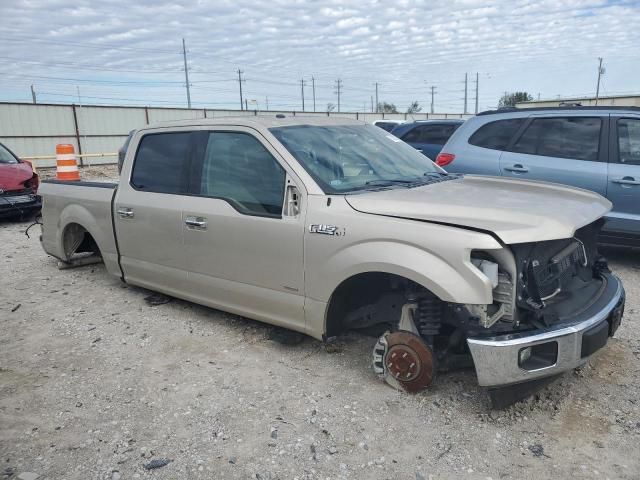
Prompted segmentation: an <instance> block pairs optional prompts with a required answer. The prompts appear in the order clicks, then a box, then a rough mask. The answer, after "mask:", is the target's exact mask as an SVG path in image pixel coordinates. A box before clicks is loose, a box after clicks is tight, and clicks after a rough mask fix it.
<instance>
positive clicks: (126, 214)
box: [118, 207, 133, 218]
mask: <svg viewBox="0 0 640 480" xmlns="http://www.w3.org/2000/svg"><path fill="white" fill-rule="evenodd" d="M118 215H119V216H120V218H133V210H132V209H131V208H128V207H120V208H118Z"/></svg>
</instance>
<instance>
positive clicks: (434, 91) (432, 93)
mask: <svg viewBox="0 0 640 480" xmlns="http://www.w3.org/2000/svg"><path fill="white" fill-rule="evenodd" d="M435 93H436V87H435V86H434V85H431V113H433V96H434V95H435Z"/></svg>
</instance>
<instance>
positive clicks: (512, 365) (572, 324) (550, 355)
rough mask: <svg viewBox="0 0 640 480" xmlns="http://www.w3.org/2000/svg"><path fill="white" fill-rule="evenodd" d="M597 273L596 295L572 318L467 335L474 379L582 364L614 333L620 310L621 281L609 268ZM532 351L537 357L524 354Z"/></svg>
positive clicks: (498, 379) (536, 374)
mask: <svg viewBox="0 0 640 480" xmlns="http://www.w3.org/2000/svg"><path fill="white" fill-rule="evenodd" d="M602 277H603V280H604V282H605V285H604V289H603V291H602V294H601V295H600V298H598V300H597V301H596V302H594V304H592V305H591V306H590V307H589V308H588V309H587V310H586V311H585V312H583V313H582V314H580V315H579V318H576V319H575V320H573V321H569V322H563V323H561V324H557V325H553V326H552V327H549V328H548V329H544V330H536V331H534V332H531V331H529V332H523V333H516V334H507V335H499V336H495V337H483V338H469V339H467V343H468V345H469V349H470V350H471V355H472V356H473V361H474V364H475V368H476V373H477V376H478V383H479V384H480V385H481V386H486V387H497V386H504V385H512V384H517V383H522V382H527V381H530V380H535V379H539V378H543V377H549V376H553V375H557V374H559V373H562V372H564V371H567V370H571V369H573V368H575V367H578V366H580V365H582V364H584V363H585V362H586V361H587V360H588V358H589V356H590V355H591V354H593V353H594V352H595V351H597V350H598V349H600V348H601V347H603V346H604V345H605V344H606V342H607V339H608V337H610V336H612V335H613V334H614V333H615V331H616V329H617V328H618V326H619V325H620V321H621V319H622V314H623V311H624V301H625V293H624V288H623V286H622V283H621V282H620V280H619V279H618V278H617V277H615V276H614V275H611V274H603V276H602ZM529 347H531V348H529ZM536 351H539V352H541V355H540V358H541V359H542V360H541V361H537V362H534V361H531V360H529V359H530V358H532V357H535V355H536V353H535V352H536ZM532 352H533V353H532ZM527 355H529V357H527ZM523 358H525V359H526V361H525V362H523Z"/></svg>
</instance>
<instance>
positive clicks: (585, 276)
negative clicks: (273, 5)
mask: <svg viewBox="0 0 640 480" xmlns="http://www.w3.org/2000/svg"><path fill="white" fill-rule="evenodd" d="M602 223H603V222H602V221H597V222H594V223H593V224H590V225H587V226H585V227H583V228H581V229H579V230H578V231H576V232H575V235H574V237H573V238H569V239H561V240H551V241H542V242H535V243H522V244H516V245H510V246H508V247H507V248H508V249H509V250H508V251H507V249H506V248H505V249H504V250H503V251H502V252H501V254H500V255H496V253H495V252H492V254H493V256H492V255H491V254H490V253H489V252H476V251H473V252H472V253H471V263H472V264H473V265H474V266H475V267H476V268H477V269H478V270H480V271H481V272H482V273H483V274H484V275H486V276H487V278H488V279H489V280H490V282H491V285H492V287H493V290H492V293H493V303H492V304H489V305H468V304H467V305H464V304H456V303H449V302H445V301H442V300H440V299H439V298H438V297H436V296H435V295H434V294H432V293H431V292H429V291H427V290H426V289H424V288H423V287H421V286H420V285H417V284H416V283H413V282H411V281H410V280H406V279H402V278H399V277H394V276H387V278H386V281H387V285H386V287H385V285H384V279H383V275H384V274H380V276H381V277H380V282H376V283H379V284H378V286H377V288H370V289H368V290H367V291H362V292H359V293H360V294H361V295H356V296H354V297H358V298H360V299H362V298H363V297H364V298H368V299H371V300H372V301H371V302H370V303H365V304H362V303H360V304H359V305H358V304H356V303H355V302H356V301H357V300H355V298H354V297H351V299H343V308H344V309H345V310H346V314H345V316H344V320H343V325H344V327H346V329H348V330H360V331H362V332H364V333H368V334H372V335H375V336H377V337H379V338H378V341H377V342H376V345H375V347H374V351H373V368H374V371H375V372H376V373H377V374H378V375H379V376H380V377H381V378H382V379H384V381H386V382H387V383H388V384H390V385H391V386H393V387H395V388H398V389H400V390H404V391H406V392H409V393H414V392H418V391H420V390H422V389H424V388H426V387H428V386H429V385H430V384H431V383H432V382H433V380H434V379H435V377H436V373H437V372H444V371H448V370H454V369H460V368H472V367H473V366H474V364H473V359H472V357H471V355H470V352H469V349H468V346H467V342H466V340H467V338H471V337H474V338H485V337H486V338H490V337H493V336H496V335H506V334H515V333H521V332H528V331H535V330H540V329H544V328H547V327H550V326H552V325H555V324H558V323H563V322H570V321H571V318H572V317H574V316H576V315H578V314H579V313H580V312H582V311H584V310H585V309H587V308H588V307H589V306H590V305H592V303H593V302H595V301H596V299H597V298H598V297H599V295H600V293H601V292H602V290H603V288H604V281H603V279H602V277H601V273H603V272H608V267H607V262H606V260H605V259H604V257H602V256H600V255H599V254H598V251H597V248H596V237H597V234H598V232H599V230H600V228H601V226H602ZM505 252H507V254H506V255H505ZM509 253H510V254H511V255H512V256H511V261H510V262H507V261H506V260H507V259H508V258H509ZM514 261H515V262H514ZM350 305H351V307H355V308H349V306H350Z"/></svg>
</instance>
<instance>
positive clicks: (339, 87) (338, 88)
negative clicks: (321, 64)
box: [336, 79, 342, 112]
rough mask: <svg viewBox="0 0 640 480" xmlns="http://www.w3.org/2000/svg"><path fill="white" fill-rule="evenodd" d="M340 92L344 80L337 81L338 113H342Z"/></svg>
mask: <svg viewBox="0 0 640 480" xmlns="http://www.w3.org/2000/svg"><path fill="white" fill-rule="evenodd" d="M340 90H342V80H340V79H338V80H336V93H337V94H338V112H339V111H340Z"/></svg>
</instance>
